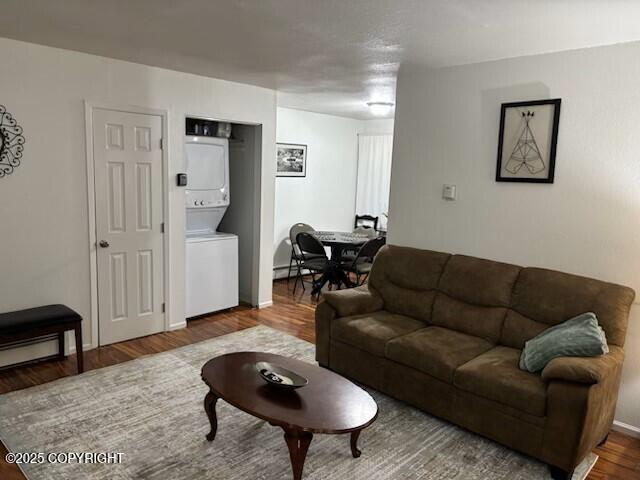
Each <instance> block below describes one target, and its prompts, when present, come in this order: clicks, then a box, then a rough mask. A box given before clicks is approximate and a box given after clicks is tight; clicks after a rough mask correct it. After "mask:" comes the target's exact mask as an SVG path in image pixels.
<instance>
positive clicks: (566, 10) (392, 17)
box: [0, 0, 640, 118]
mask: <svg viewBox="0 0 640 480" xmlns="http://www.w3.org/2000/svg"><path fill="white" fill-rule="evenodd" d="M0 36H4V37H9V38H15V39H19V40H25V41H29V42H35V43H41V44H46V45H52V46H56V47H62V48H67V49H71V50H78V51H83V52H88V53H94V54H98V55H104V56H108V57H114V58H119V59H123V60H129V61H133V62H139V63H144V64H148V65H156V66H160V67H166V68H171V69H175V70H181V71H185V72H191V73H197V74H201V75H207V76H211V77H216V78H222V79H226V80H233V81H237V82H243V83H249V84H253V85H259V86H264V87H268V88H273V89H276V90H278V92H279V93H278V102H279V105H281V106H289V107H294V108H302V109H307V110H312V111H317V112H324V113H331V114H338V115H345V116H352V117H357V118H370V113H369V112H368V109H367V107H366V102H367V101H372V100H381V101H389V100H393V99H394V96H395V82H396V76H397V72H398V69H399V67H400V65H403V67H404V66H415V65H420V66H428V67H441V66H449V65H458V64H464V63H473V62H480V61H485V60H494V59H499V58H506V57H514V56H522V55H531V54H536V53H544V52H552V51H560V50H569V49H575V48H582V47H590V46H596V45H606V44H612V43H620V42H628V41H634V40H639V39H640V2H638V1H632V0H628V1H627V0H606V1H605V0H590V1H589V0H535V1H534V0H56V1H53V0H3V1H2V4H1V13H0Z"/></svg>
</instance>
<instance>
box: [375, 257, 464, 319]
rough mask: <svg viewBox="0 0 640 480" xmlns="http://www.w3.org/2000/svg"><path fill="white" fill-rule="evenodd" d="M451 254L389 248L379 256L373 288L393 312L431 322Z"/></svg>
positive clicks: (376, 261)
mask: <svg viewBox="0 0 640 480" xmlns="http://www.w3.org/2000/svg"><path fill="white" fill-rule="evenodd" d="M450 256H451V255H449V254H448V253H440V252H434V251H431V250H418V249H415V248H409V247H398V246H395V245H386V246H384V247H383V248H381V249H380V251H379V252H378V254H377V255H376V259H375V262H374V264H373V268H372V270H371V275H370V276H369V285H370V286H371V287H373V288H374V289H375V290H377V291H378V292H379V293H380V295H381V296H382V298H383V300H384V308H385V309H386V310H388V311H390V312H393V313H399V314H401V315H407V316H409V317H413V318H417V319H418V320H422V321H423V322H430V320H431V310H432V306H433V299H434V297H435V289H436V287H437V286H438V281H439V280H440V275H441V274H442V270H443V268H444V265H445V264H446V263H447V260H449V257H450Z"/></svg>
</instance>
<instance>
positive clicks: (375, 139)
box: [356, 135, 393, 228]
mask: <svg viewBox="0 0 640 480" xmlns="http://www.w3.org/2000/svg"><path fill="white" fill-rule="evenodd" d="M392 149H393V135H358V180H357V185H356V214H357V215H373V216H374V217H379V219H380V220H379V221H378V228H386V226H387V218H386V217H385V215H383V214H386V213H387V212H388V211H389V187H390V185H391V153H392Z"/></svg>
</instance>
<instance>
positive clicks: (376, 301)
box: [323, 285, 384, 317]
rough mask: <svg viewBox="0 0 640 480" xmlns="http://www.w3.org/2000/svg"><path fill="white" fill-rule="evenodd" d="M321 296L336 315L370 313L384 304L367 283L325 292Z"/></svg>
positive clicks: (345, 315)
mask: <svg viewBox="0 0 640 480" xmlns="http://www.w3.org/2000/svg"><path fill="white" fill-rule="evenodd" d="M323 298H324V301H325V302H327V303H328V304H329V305H330V306H331V307H332V308H333V309H334V310H335V311H336V314H337V316H338V317H350V316H351V315H362V314H365V313H371V312H375V311H377V310H380V309H382V307H383V306H384V302H383V301H382V297H381V296H380V295H379V294H378V293H377V292H376V291H374V290H372V289H371V288H369V286H368V285H362V286H360V287H357V288H349V289H346V290H338V291H335V292H326V293H324V294H323Z"/></svg>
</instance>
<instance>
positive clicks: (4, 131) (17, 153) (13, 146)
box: [0, 105, 24, 178]
mask: <svg viewBox="0 0 640 480" xmlns="http://www.w3.org/2000/svg"><path fill="white" fill-rule="evenodd" d="M23 150H24V137H23V136H22V127H21V126H20V125H18V122H16V119H15V118H13V115H11V114H10V113H9V112H7V109H6V108H5V107H4V106H3V105H0V178H2V177H4V176H6V175H10V174H12V173H13V171H14V170H15V168H16V167H18V166H19V165H20V159H21V158H22V152H23Z"/></svg>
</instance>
